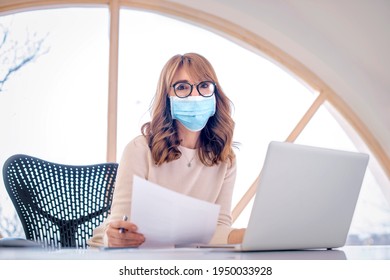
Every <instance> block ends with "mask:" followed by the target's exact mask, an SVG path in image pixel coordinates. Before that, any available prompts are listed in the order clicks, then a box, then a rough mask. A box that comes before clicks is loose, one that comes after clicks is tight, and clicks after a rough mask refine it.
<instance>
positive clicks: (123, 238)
mask: <svg viewBox="0 0 390 280" xmlns="http://www.w3.org/2000/svg"><path fill="white" fill-rule="evenodd" d="M122 229H123V230H122ZM106 235H107V241H108V244H107V245H108V247H138V246H140V245H141V244H142V243H144V241H145V237H144V236H143V234H141V233H138V232H137V226H136V225H135V224H133V223H131V222H127V221H120V220H119V221H112V222H110V224H109V225H108V227H107V230H106Z"/></svg>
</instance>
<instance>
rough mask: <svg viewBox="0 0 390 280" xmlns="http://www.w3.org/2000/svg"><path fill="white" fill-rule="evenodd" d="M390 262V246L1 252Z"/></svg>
mask: <svg viewBox="0 0 390 280" xmlns="http://www.w3.org/2000/svg"><path fill="white" fill-rule="evenodd" d="M31 259H34V260H74V259H78V260H390V246H345V247H342V248H339V249H337V250H305V251H272V252H232V251H225V250H217V249H195V248H194V249H192V248H176V249H108V250H107V249H105V250H104V249H95V248H93V249H60V250H54V249H37V248H5V247H3V248H0V260H31Z"/></svg>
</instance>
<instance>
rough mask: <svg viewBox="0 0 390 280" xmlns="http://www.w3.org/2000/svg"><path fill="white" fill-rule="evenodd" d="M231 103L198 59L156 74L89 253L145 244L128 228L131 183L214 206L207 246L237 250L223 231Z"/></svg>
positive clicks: (230, 233)
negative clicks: (147, 108)
mask: <svg viewBox="0 0 390 280" xmlns="http://www.w3.org/2000/svg"><path fill="white" fill-rule="evenodd" d="M233 129H234V122H233V120H232V118H231V103H230V100H229V99H228V98H227V97H226V95H225V94H224V92H223V91H222V89H221V87H220V86H219V83H218V79H217V76H216V74H215V71H214V69H213V67H212V66H211V64H210V63H209V62H208V61H207V60H206V59H205V58H204V57H203V56H201V55H199V54H195V53H188V54H185V55H176V56H174V57H172V58H171V59H170V60H169V61H168V62H167V63H166V65H165V66H164V68H163V70H162V72H161V75H160V79H159V82H158V86H157V92H156V95H155V98H154V102H153V106H152V114H151V121H150V122H147V123H145V124H144V125H143V126H142V128H141V131H142V135H141V136H138V137H136V138H135V139H133V140H132V141H131V142H130V143H129V144H128V145H127V146H126V148H125V150H124V152H123V155H122V159H121V161H120V164H119V169H118V174H117V179H116V185H115V192H114V198H113V203H112V207H111V214H110V217H109V218H108V219H107V220H106V221H105V222H104V223H103V224H102V225H101V226H99V227H98V228H96V229H95V231H94V235H93V237H92V238H91V239H90V240H89V241H88V244H89V245H91V246H108V247H128V246H129V247H130V246H139V245H141V244H142V243H143V242H144V241H145V237H144V236H143V235H142V232H138V231H137V226H136V225H135V224H133V223H131V219H130V221H123V220H122V217H124V216H128V217H131V214H130V208H131V192H132V183H133V182H132V181H133V175H137V176H139V177H141V178H145V179H146V180H149V181H151V182H154V183H156V184H159V185H161V186H164V187H166V188H169V189H171V190H174V191H176V192H179V193H182V194H185V195H189V196H192V197H195V198H198V199H202V200H205V201H208V202H211V203H215V204H219V205H220V206H221V208H220V209H221V210H220V214H219V218H218V225H217V229H216V232H215V234H214V236H213V238H212V240H211V242H210V243H240V242H241V241H242V236H243V231H244V230H242V229H232V228H231V216H230V208H231V199H232V193H233V186H234V182H235V178H236V161H235V155H234V152H233V150H232V146H233V140H232V139H233Z"/></svg>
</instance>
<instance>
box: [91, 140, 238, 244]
mask: <svg viewBox="0 0 390 280" xmlns="http://www.w3.org/2000/svg"><path fill="white" fill-rule="evenodd" d="M180 151H181V152H182V157H181V158H180V159H178V160H174V161H172V162H169V163H164V164H163V165H161V166H156V165H155V164H154V162H153V159H152V157H151V153H150V149H149V147H148V146H147V143H146V139H145V137H143V136H138V137H136V138H135V139H134V140H132V141H131V142H130V143H129V144H127V146H126V148H125V150H124V152H123V155H122V159H121V161H120V164H119V169H118V174H117V178H116V184H115V191H114V198H113V202H112V206H111V214H110V216H109V217H108V218H107V219H106V220H105V221H104V222H103V223H102V224H101V225H100V226H99V227H97V228H96V229H95V230H94V232H93V237H92V238H91V239H89V240H88V244H89V245H90V246H107V240H106V235H105V229H106V227H107V225H108V223H109V222H110V221H113V220H120V219H122V217H123V216H124V215H127V216H128V217H130V221H131V213H130V209H131V193H132V184H133V175H137V176H139V177H141V178H145V179H146V180H149V181H151V182H154V183H156V184H159V185H161V186H163V187H166V188H168V189H171V190H173V191H176V192H179V193H182V194H185V195H189V196H192V197H194V198H198V199H202V200H205V201H208V202H211V203H215V204H219V205H220V206H221V208H220V209H221V210H220V213H219V219H218V225H217V229H216V231H215V234H214V236H213V238H212V240H211V242H210V243H213V244H216V243H221V244H224V243H227V239H228V236H229V233H230V231H231V230H232V228H231V223H232V220H231V200H232V195H233V186H234V183H235V179H236V162H235V161H234V162H233V164H232V165H229V164H228V163H222V164H219V165H217V166H212V167H207V166H205V165H203V164H202V163H201V161H200V160H199V159H198V157H197V150H194V149H188V148H185V147H183V146H180ZM191 160H192V161H191ZM190 161H191V167H188V163H189V162H190Z"/></svg>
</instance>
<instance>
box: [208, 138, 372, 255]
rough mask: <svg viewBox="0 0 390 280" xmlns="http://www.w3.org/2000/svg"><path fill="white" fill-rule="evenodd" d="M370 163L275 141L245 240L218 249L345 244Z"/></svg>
mask: <svg viewBox="0 0 390 280" xmlns="http://www.w3.org/2000/svg"><path fill="white" fill-rule="evenodd" d="M368 159H369V157H368V155H367V154H362V153H357V152H349V151H340V150H333V149H326V148H319V147H311V146H305V145H298V144H293V143H287V142H275V141H274V142H271V143H270V144H269V147H268V150H267V154H266V158H265V162H264V166H263V170H262V173H261V177H260V180H259V183H258V186H257V190H256V196H255V198H254V203H253V207H252V212H251V215H250V218H249V222H248V226H247V229H246V232H245V236H244V239H243V242H242V243H241V244H233V245H223V246H221V247H219V248H222V247H225V248H229V249H234V250H239V251H270V250H303V249H331V248H338V247H342V246H344V245H345V242H346V239H347V236H348V231H349V228H350V225H351V221H352V217H353V214H354V210H355V206H356V203H357V200H358V197H359V192H360V189H361V185H362V181H363V178H364V174H365V171H366V168H367V164H368ZM211 246H212V247H214V246H213V245H211ZM206 247H208V248H210V245H208V246H206Z"/></svg>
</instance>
